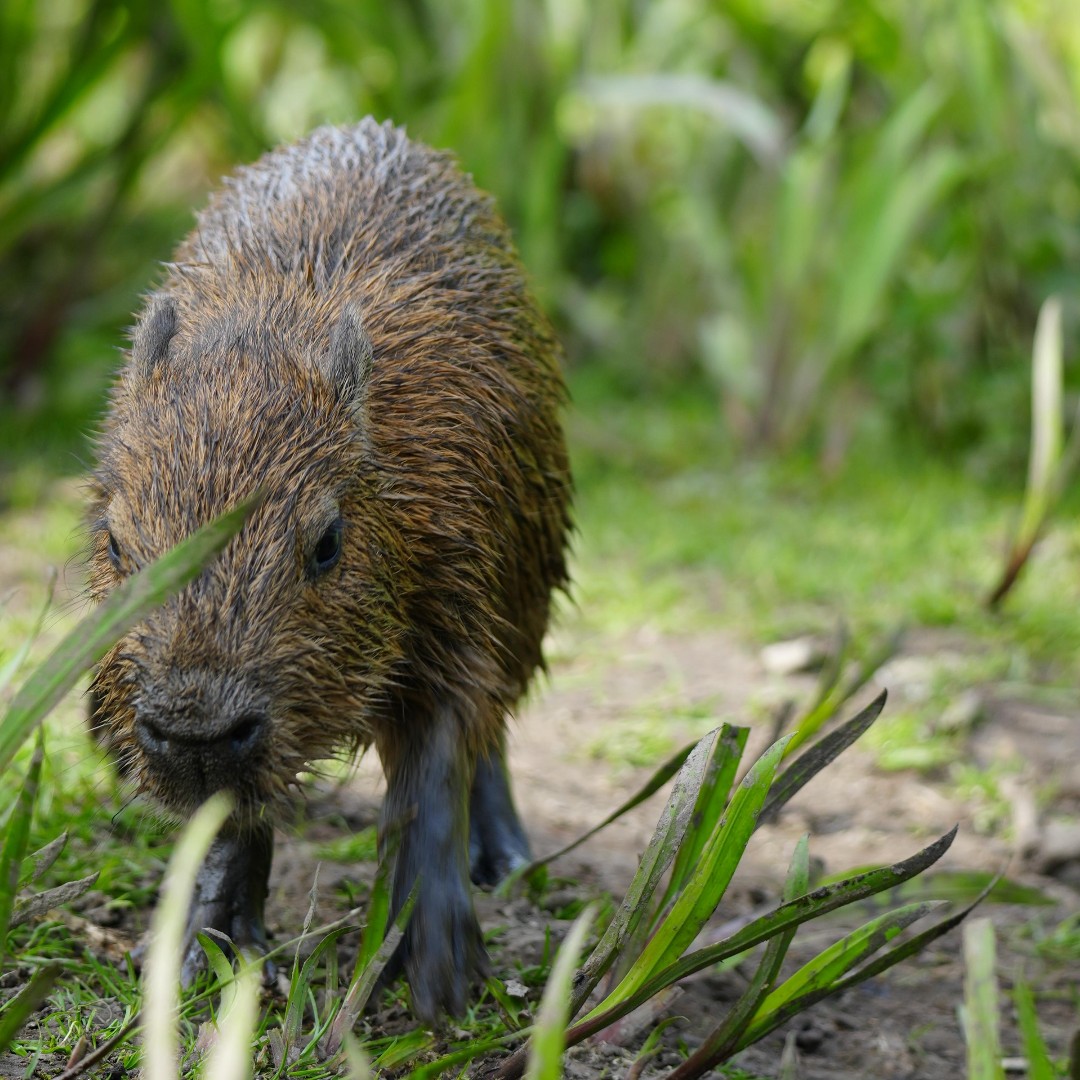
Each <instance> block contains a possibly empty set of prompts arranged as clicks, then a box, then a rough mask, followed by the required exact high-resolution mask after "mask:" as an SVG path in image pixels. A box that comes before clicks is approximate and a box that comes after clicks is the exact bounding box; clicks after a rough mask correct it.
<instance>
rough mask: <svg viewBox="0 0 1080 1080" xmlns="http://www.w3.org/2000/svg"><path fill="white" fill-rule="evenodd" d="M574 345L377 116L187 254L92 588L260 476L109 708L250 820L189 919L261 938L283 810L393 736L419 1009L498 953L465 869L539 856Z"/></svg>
mask: <svg viewBox="0 0 1080 1080" xmlns="http://www.w3.org/2000/svg"><path fill="white" fill-rule="evenodd" d="M563 397H564V388H563V383H562V379H561V375H560V370H559V350H558V347H557V344H556V342H555V340H554V338H553V336H552V333H551V330H550V328H549V326H548V324H547V322H546V321H545V319H544V318H543V317H542V315H541V314H540V313H539V311H538V310H537V308H536V306H535V304H534V302H533V300H532V299H531V298H530V296H529V292H528V290H527V287H526V283H525V280H524V277H523V273H522V269H521V267H520V265H519V263H518V260H517V257H516V255H515V254H514V250H513V247H512V245H511V242H510V239H509V236H508V234H507V230H506V228H505V226H504V225H503V223H502V222H501V220H500V219H499V217H498V215H497V214H496V211H495V210H494V208H493V206H492V202H491V200H490V199H489V198H488V197H487V196H485V195H483V194H481V193H480V192H478V191H477V190H476V188H475V187H474V186H473V184H472V182H471V180H470V178H469V177H467V176H465V175H464V174H463V173H462V172H461V171H460V170H459V169H458V168H457V166H456V165H455V163H454V161H453V160H452V159H451V158H450V157H449V156H448V155H446V154H443V153H438V152H436V151H433V150H431V149H428V148H427V147H425V146H421V145H418V144H417V143H414V142H410V141H409V140H408V139H407V138H406V136H405V133H404V132H403V131H402V130H401V129H400V128H395V127H393V126H391V125H389V124H383V125H381V126H380V125H378V124H376V123H375V122H374V121H372V120H365V121H363V122H362V123H360V124H358V125H356V126H355V127H349V128H331V127H327V128H321V129H320V130H318V131H316V132H315V133H314V134H312V135H311V136H309V137H308V138H307V139H305V140H303V141H302V142H300V143H297V144H296V145H294V146H290V147H285V148H283V149H279V150H275V151H273V152H272V153H269V154H267V155H266V156H265V157H263V158H262V159H261V160H260V161H259V162H258V163H256V164H255V165H252V166H250V167H247V168H243V169H240V170H239V171H238V172H237V173H236V174H235V176H233V177H231V178H230V179H227V180H226V181H225V183H224V186H223V187H222V189H221V190H220V191H219V192H218V193H217V194H215V195H214V196H213V197H212V199H211V200H210V205H209V206H208V207H207V209H206V210H204V211H203V212H202V213H201V214H200V215H199V218H198V224H197V226H196V228H195V230H194V231H193V232H192V233H191V235H190V236H189V237H188V238H187V239H186V240H185V241H184V242H183V243H182V244H181V245H180V247H179V250H178V251H177V252H176V255H175V258H174V261H173V262H171V263H168V264H166V267H165V276H164V281H163V283H162V285H161V287H160V288H159V289H158V290H157V291H156V292H155V293H153V295H152V296H150V298H149V301H148V303H147V305H146V309H145V311H144V312H143V313H142V315H141V316H140V318H139V320H138V324H137V326H136V328H135V330H134V332H133V335H132V345H131V351H130V355H129V356H128V357H127V360H126V363H125V364H124V366H123V369H122V371H121V373H120V376H119V379H118V382H117V385H116V387H115V389H114V391H113V395H112V399H111V404H110V408H109V412H108V415H107V417H106V420H105V423H104V429H103V432H102V434H101V438H100V447H99V464H98V467H97V470H96V472H95V476H94V480H93V494H92V506H91V509H90V515H89V522H90V528H91V532H92V541H91V543H92V548H91V552H92V553H91V557H90V578H91V591H92V593H93V595H94V596H95V598H101V597H104V596H106V595H107V594H108V593H109V591H110V590H111V589H112V588H114V587H115V586H116V585H118V584H119V583H120V582H121V581H123V580H124V578H126V577H127V576H128V575H130V574H133V573H134V572H136V571H137V570H139V569H140V568H141V567H144V566H145V565H146V564H147V563H149V562H150V561H151V560H153V559H154V558H156V557H157V556H159V555H161V554H163V553H164V552H165V551H167V550H168V549H169V548H170V547H172V546H173V545H174V544H176V543H177V542H178V541H180V540H182V539H183V538H184V537H185V536H187V535H188V534H189V533H191V532H192V531H193V530H194V529H196V528H198V527H199V526H200V525H202V524H204V523H206V522H208V521H210V520H212V519H213V518H214V517H216V516H217V515H218V514H220V513H222V512H223V511H225V510H227V509H229V508H230V507H232V506H234V505H236V504H237V503H238V502H239V501H240V500H242V499H244V498H246V497H247V496H250V495H252V494H253V493H255V492H256V491H258V492H260V493H261V494H262V501H261V503H260V504H259V505H258V508H257V509H256V510H255V511H254V512H253V514H252V515H251V517H250V518H249V519H248V521H247V523H246V524H245V526H244V528H243V529H242V531H241V532H240V533H239V534H238V535H237V536H236V537H235V538H234V539H233V540H232V542H231V543H230V544H229V545H228V547H227V548H226V550H225V552H224V554H223V555H222V556H221V558H220V559H219V560H218V561H216V562H215V563H213V564H212V565H211V566H210V567H209V568H208V569H207V570H205V571H204V572H203V573H202V575H201V576H200V577H198V578H197V579H196V580H195V581H194V582H193V583H192V584H190V585H188V586H187V587H186V588H185V589H184V590H183V591H182V592H181V593H180V594H179V595H177V596H176V597H175V598H174V599H172V600H171V601H169V602H168V603H167V604H166V605H165V606H164V607H162V608H161V609H160V610H158V611H157V612H155V613H154V614H153V615H152V616H150V617H148V618H147V619H146V620H145V621H144V622H143V623H141V624H140V625H139V626H138V627H137V628H136V629H135V630H133V631H132V632H131V633H129V634H128V635H127V636H126V637H125V638H124V639H123V640H122V641H121V642H120V643H119V644H118V645H117V646H116V647H115V648H114V649H112V651H111V652H109V654H108V655H107V656H106V657H105V659H104V660H103V661H102V662H101V665H100V667H99V668H98V671H97V674H96V677H95V679H94V681H93V685H92V687H91V700H90V712H91V726H92V728H93V729H94V731H95V733H96V734H97V736H98V738H99V739H100V740H101V741H102V742H103V743H104V744H105V746H106V747H107V748H108V749H109V750H110V751H111V752H112V754H113V756H114V757H115V759H116V761H117V762H118V765H119V767H120V768H121V771H122V772H123V773H124V774H125V775H126V776H128V777H129V778H130V779H131V780H132V781H133V782H134V784H135V785H136V786H137V787H138V789H139V790H141V791H142V792H145V793H146V794H147V795H149V796H150V797H152V798H153V799H155V800H157V801H158V802H159V803H160V804H162V805H164V806H165V807H166V808H168V809H169V810H171V811H173V812H175V813H177V814H180V815H183V814H187V813H190V812H191V811H192V810H193V809H194V808H195V807H197V806H198V805H199V804H200V803H201V802H202V801H203V800H204V799H206V798H207V796H209V795H210V794H211V793H212V792H214V791H217V790H219V789H225V790H228V791H229V792H231V793H232V795H233V796H234V799H235V803H236V810H235V812H234V814H233V816H232V818H231V820H230V823H229V825H228V826H227V827H226V830H225V832H224V833H223V834H222V835H221V836H220V837H219V838H218V840H217V841H216V842H215V844H214V846H213V848H212V849H211V852H210V854H209V856H208V858H207V861H206V863H205V865H204V867H203V869H202V871H201V873H200V875H199V880H198V886H197V892H196V897H195V904H194V908H193V911H192V914H191V918H190V923H189V934H188V946H187V952H186V956H185V962H184V974H185V977H186V978H188V979H190V978H191V977H193V976H194V974H195V973H196V972H197V971H198V969H199V967H200V966H201V964H202V962H203V955H202V951H201V948H200V946H199V945H198V943H197V941H196V940H195V933H196V932H197V931H198V930H200V929H202V928H203V927H212V928H214V929H216V930H219V931H222V932H224V933H226V934H228V935H229V937H231V938H232V940H233V941H234V942H235V943H236V944H237V945H240V946H242V945H256V946H258V945H261V944H264V941H265V939H264V933H263V903H264V899H265V896H266V892H267V881H268V877H269V873H270V861H271V856H272V850H273V833H272V829H273V822H274V819H275V812H276V811H278V810H280V809H282V808H283V807H284V806H287V805H288V804H289V802H290V801H292V800H294V799H295V798H296V797H297V774H298V772H300V771H301V770H304V769H306V768H308V767H309V764H310V763H312V762H315V761H318V760H319V759H320V758H326V757H328V756H331V755H334V754H336V753H339V752H341V751H342V750H343V749H344V750H347V751H353V750H355V749H357V748H360V747H366V746H368V745H370V744H374V746H375V748H376V750H377V751H378V754H379V757H380V759H381V761H382V765H383V768H384V770H385V773H386V779H387V794H386V799H385V802H384V806H383V810H382V818H381V827H380V836H381V838H382V840H383V842H384V843H386V841H387V838H389V837H394V838H395V842H396V843H397V845H398V846H397V850H396V856H395V859H396V863H395V868H394V875H393V885H392V887H393V904H394V907H395V910H396V909H397V908H400V906H401V905H402V904H403V902H404V900H405V899H406V898H407V896H408V895H409V893H410V890H412V889H413V888H414V887H415V889H416V902H415V907H414V909H413V912H412V917H411V919H410V921H409V923H408V927H407V930H406V933H405V937H404V940H403V942H402V945H401V950H400V954H399V958H398V959H399V961H400V962H401V963H402V964H403V965H404V969H405V972H406V974H407V976H408V979H409V982H410V985H411V989H412V995H413V1007H414V1009H415V1011H416V1013H417V1014H418V1015H419V1016H420V1017H422V1018H424V1019H426V1020H431V1019H433V1018H434V1017H435V1016H437V1014H438V1013H439V1011H440V1009H447V1010H449V1011H450V1012H452V1013H460V1012H461V1011H462V1010H463V1009H464V1006H465V1001H466V992H467V987H468V982H469V979H470V976H471V975H472V974H473V973H474V972H477V971H479V972H482V971H483V970H485V968H486V964H487V957H486V954H485V951H484V947H483V943H482V939H481V935H480V929H479V925H478V923H477V920H476V915H475V913H474V910H473V904H472V898H471V895H470V885H469V880H470V877H471V878H472V880H473V881H474V882H477V883H479V884H490V883H494V882H495V881H497V880H498V879H499V878H500V877H502V876H503V875H505V874H506V873H507V871H509V870H511V869H513V868H514V867H515V866H517V865H520V864H521V863H522V862H523V861H524V860H526V859H527V857H528V845H527V842H526V839H525V835H524V832H523V830H522V828H521V825H520V823H519V821H518V818H517V815H516V813H515V811H514V807H513V803H512V800H511V796H510V789H509V786H508V779H507V775H506V769H505V765H504V760H503V739H504V730H505V725H506V717H507V714H508V712H509V711H510V710H511V709H513V707H514V706H515V704H516V703H517V702H518V700H519V699H520V697H521V696H522V694H523V692H524V691H525V688H526V686H527V684H528V682H529V680H530V678H531V676H532V675H533V673H534V672H535V671H536V669H537V668H538V667H540V666H541V664H542V663H543V661H542V657H541V640H542V638H543V636H544V632H545V629H546V627H547V623H548V615H549V610H550V603H551V594H552V591H553V589H555V588H558V587H561V586H563V585H564V584H565V582H566V562H565V550H566V542H567V533H568V529H569V496H570V478H569V472H568V467H567V459H566V452H565V448H564V442H563V436H562V431H561V428H560V424H559V419H558V411H559V408H560V405H561V403H562V400H563Z"/></svg>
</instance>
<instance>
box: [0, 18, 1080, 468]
mask: <svg viewBox="0 0 1080 1080" xmlns="http://www.w3.org/2000/svg"><path fill="white" fill-rule="evenodd" d="M796 11H798V12H799V14H796ZM1078 59H1080V13H1078V12H1077V11H1074V10H1073V9H1072V8H1071V7H1068V6H1061V5H1051V4H1050V3H1048V2H1047V3H1039V4H1021V3H1020V2H1019V0H961V2H959V3H956V4H948V5H933V4H909V5H896V4H888V3H885V2H884V0H868V2H867V3H863V4H859V5H854V6H843V5H842V6H841V7H840V8H836V7H830V6H828V5H818V6H813V5H811V6H810V7H803V8H797V7H794V6H792V5H791V4H789V3H787V2H786V0H767V2H766V3H762V4H756V5H749V4H743V3H738V4H729V5H722V6H719V7H718V6H717V5H714V4H710V3H708V2H707V0H681V2H675V0H661V2H658V3H654V4H634V3H631V2H630V0H603V2H602V3H596V4H592V3H586V2H585V0H543V2H540V3H533V2H531V0H529V2H526V0H512V2H509V3H493V2H490V0H451V2H450V3H434V2H433V0H420V2H418V3H415V4H409V5H399V4H382V3H375V2H374V0H360V2H358V3H344V2H341V0H316V2H315V3H312V4H308V5H305V6H303V7H295V6H293V7H288V6H282V5H278V4H274V3H270V2H269V0H256V2H254V3H251V4H245V5H220V4H210V3H205V2H202V0H169V2H166V3H164V4H159V5H148V4H145V3H143V2H141V0H60V2H58V3H56V4H49V5H37V4H31V3H27V2H25V0H23V2H18V3H13V4H8V5H5V6H4V7H3V8H2V9H0V72H2V73H3V74H2V75H0V315H2V318H0V380H2V382H3V385H4V387H5V388H6V390H8V391H9V392H12V393H14V394H17V395H18V398H19V400H20V401H21V402H22V403H23V404H24V406H26V407H27V410H26V414H25V417H24V418H20V417H19V415H18V414H14V415H13V416H12V419H11V421H10V423H8V424H6V425H4V428H5V431H6V433H5V434H4V435H3V436H2V438H3V439H4V440H5V442H6V444H7V445H8V446H9V447H17V446H19V445H20V443H21V442H22V441H24V440H34V441H37V442H40V441H41V440H42V439H47V438H48V437H50V433H51V437H52V438H54V439H58V440H60V441H63V439H64V437H65V435H66V433H67V432H69V431H70V430H71V429H72V428H73V426H74V427H77V426H78V425H77V424H74V425H73V423H72V421H78V422H80V423H81V422H83V421H84V420H85V418H86V415H87V413H88V412H89V411H91V410H92V409H93V408H94V406H95V404H96V401H97V400H98V399H99V396H100V394H101V393H102V390H103V385H104V380H105V374H104V372H105V369H106V368H107V367H108V366H109V363H110V355H111V347H112V346H114V345H115V344H116V342H117V341H118V339H119V334H120V327H122V326H123V324H124V323H125V322H126V321H127V319H128V317H129V312H130V310H131V308H132V306H133V304H134V302H135V299H136V297H137V295H138V293H139V292H141V291H142V290H144V289H145V288H146V287H147V285H148V283H149V282H150V281H151V280H152V275H153V270H152V266H153V263H154V261H155V260H156V259H159V258H162V257H165V256H167V255H168V252H169V250H170V247H171V243H172V241H173V240H174V239H175V238H176V237H177V236H178V235H179V234H180V233H182V232H183V231H184V230H185V229H186V228H187V226H188V223H189V222H190V210H191V207H192V206H193V205H197V204H198V203H200V202H201V201H202V199H203V197H204V193H205V191H206V189H207V188H208V187H209V186H210V185H212V184H213V183H214V182H215V181H216V179H217V177H218V176H219V175H220V173H221V172H223V171H224V170H225V169H227V168H228V167H229V166H230V165H231V164H232V163H234V162H236V161H240V160H245V159H250V158H251V157H253V156H255V155H257V154H258V153H259V152H260V151H261V150H262V149H264V148H266V147H267V146H269V145H271V144H273V143H275V142H278V141H281V140H285V139H292V138H295V137H297V136H299V135H301V134H302V133H303V132H304V131H306V130H308V129H309V128H311V127H312V126H314V125H315V124H318V123H321V122H327V121H330V122H346V121H348V120H351V119H355V118H357V117H359V116H361V115H363V114H366V113H374V114H375V115H377V116H379V117H393V118H394V119H396V120H398V121H401V122H404V123H406V124H407V125H408V126H409V128H410V130H411V131H412V133H413V134H414V135H416V136H418V137H420V138H424V139H427V140H429V141H431V142H433V143H435V144H437V145H442V146H449V147H451V148H453V149H454V150H455V151H456V152H457V153H458V154H459V155H460V157H461V159H462V161H463V163H464V164H465V166H466V168H468V169H469V170H470V171H472V172H473V173H474V174H475V176H476V178H477V180H478V181H479V182H480V183H481V185H483V186H485V187H487V188H489V189H491V190H492V191H493V192H494V193H495V195H496V197H497V199H498V201H499V204H500V206H501V207H502V208H503V210H504V212H505V213H506V215H507V216H508V218H509V219H510V221H511V224H512V226H513V228H514V230H515V232H516V235H517V237H518V239H519V242H520V245H521V248H522V252H523V254H524V257H525V261H526V263H527V264H528V265H529V267H530V268H531V270H532V273H533V275H534V278H535V281H536V284H537V287H538V290H539V291H540V293H541V294H542V296H543V297H544V299H545V302H546V303H547V304H548V306H549V307H551V308H552V309H553V311H554V312H555V313H556V314H557V316H558V318H559V320H560V322H561V324H562V329H563V332H564V336H565V337H566V339H567V341H568V344H569V346H570V352H571V356H572V358H573V361H574V362H575V363H578V364H582V363H588V364H592V365H596V366H598V367H600V368H602V369H604V370H605V371H606V373H607V376H608V379H609V382H610V385H611V387H612V392H618V393H630V394H641V393H661V392H663V391H664V389H665V387H667V386H669V385H671V384H672V383H674V382H679V383H683V382H685V381H687V380H691V381H696V382H697V384H698V385H699V386H700V387H701V389H702V392H703V393H705V394H710V395H712V396H714V397H715V400H716V402H717V415H718V417H719V416H721V415H723V416H724V417H725V418H726V420H727V422H728V424H729V427H730V428H731V430H732V432H733V434H734V435H735V436H736V437H737V438H740V439H742V440H745V441H747V442H753V443H758V444H761V445H765V446H769V447H777V446H779V447H784V446H792V445H803V444H805V443H807V441H808V440H809V441H814V440H818V441H819V442H820V443H821V444H822V445H824V446H825V448H826V450H829V451H830V452H835V453H841V452H843V446H844V445H846V442H847V441H848V440H849V439H850V438H852V437H853V436H854V435H855V434H857V433H858V431H859V429H860V427H861V426H866V425H873V424H880V423H881V421H882V420H886V421H888V422H890V423H892V424H894V425H896V426H898V427H899V426H903V427H904V428H905V429H906V430H911V429H912V428H916V429H918V430H921V431H922V432H923V433H924V434H925V435H926V436H928V437H929V438H930V439H932V440H934V441H935V442H938V443H942V444H945V445H948V446H951V447H955V446H957V445H983V446H985V445H989V446H990V447H991V448H992V449H993V450H994V451H995V452H996V453H997V454H998V455H999V456H1007V457H1009V458H1010V460H1019V459H1020V457H1021V456H1022V452H1023V448H1022V441H1021V440H1019V439H1018V438H1017V436H1016V432H1015V427H1016V425H1015V421H1016V417H1017V415H1018V412H1019V409H1020V408H1021V407H1022V402H1023V401H1024V394H1025V386H1024V379H1023V375H1022V371H1021V370H1020V369H1019V367H1018V366H1017V363H1016V361H1017V360H1018V359H1019V357H1020V356H1022V355H1023V354H1024V353H1025V351H1026V340H1025V339H1026V337H1027V333H1028V327H1029V326H1030V324H1031V321H1032V318H1033V315H1034V311H1035V310H1036V308H1037V305H1038V302H1039V299H1040V298H1041V297H1042V296H1044V295H1046V294H1048V293H1049V292H1051V291H1053V290H1057V291H1060V292H1061V293H1062V294H1063V295H1068V294H1069V292H1071V291H1075V285H1076V275H1077V273H1078V271H1077V269H1076V267H1077V266H1078V265H1080V260H1078V259H1077V258H1076V255H1077V253H1078V252H1080V228H1078V226H1077V224H1076V215H1075V214H1074V213H1072V211H1071V209H1070V207H1071V206H1072V204H1073V203H1074V202H1075V190H1076V171H1075V162H1076V152H1077V150H1078V149H1080V107H1078V102H1080V88H1078V86H1077V83H1076V80H1075V79H1074V78H1073V76H1072V72H1073V71H1074V70H1076V67H1077V61H1078ZM1073 381H1074V380H1073ZM35 403H36V404H35Z"/></svg>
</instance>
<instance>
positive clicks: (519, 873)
mask: <svg viewBox="0 0 1080 1080" xmlns="http://www.w3.org/2000/svg"><path fill="white" fill-rule="evenodd" d="M711 734H712V733H710V734H709V735H706V736H705V738H706V739H707V738H710V737H711ZM699 745H700V743H690V744H689V745H687V746H684V747H682V748H681V749H679V750H677V751H676V752H675V753H674V754H672V755H671V757H669V758H668V759H667V761H665V762H664V763H663V764H662V765H661V766H660V767H659V768H658V769H657V770H656V771H655V772H654V773H653V774H652V775H651V776H650V777H649V779H648V780H646V781H645V783H644V784H642V786H641V787H640V788H638V790H637V791H635V792H634V794H633V795H631V796H630V798H629V799H627V800H626V801H625V802H623V803H620V804H619V806H618V807H616V808H615V809H614V810H612V812H611V813H610V814H608V815H607V817H605V818H604V820H603V821H601V822H600V823H599V824H598V825H594V826H593V827H592V828H591V829H588V830H587V831H586V832H583V833H582V834H581V835H580V836H577V837H575V838H574V839H573V840H571V841H570V843H568V844H566V845H565V846H563V847H561V848H559V849H558V851H553V852H551V854H550V855H545V856H543V858H540V859H534V860H533V861H532V862H531V863H529V864H528V865H527V866H523V867H520V868H519V869H517V870H515V871H514V872H513V873H512V874H511V875H510V876H509V877H508V878H507V880H506V881H504V882H503V883H502V884H500V886H499V890H498V891H499V893H500V894H502V895H507V894H508V893H509V890H510V887H511V886H512V885H513V883H514V882H516V881H519V880H521V879H522V878H527V877H529V876H530V875H531V874H532V873H533V872H534V871H536V870H539V869H540V867H542V866H546V865H547V864H548V863H549V862H552V861H553V860H555V859H558V858H561V857H562V856H563V855H566V854H568V853H569V852H571V851H573V850H574V849H575V848H576V847H579V846H580V845H581V844H584V843H585V841H586V840H590V839H592V837H594V836H595V835H596V834H597V833H598V832H600V831H601V830H602V829H606V828H607V826H608V825H610V824H611V823H612V822H613V821H618V820H619V818H621V817H622V816H623V814H625V813H628V812H629V811H630V810H633V809H634V807H635V806H639V805H640V804H641V803H643V802H644V801H645V800H646V799H648V798H650V797H651V796H653V795H655V794H656V792H657V791H659V790H660V788H662V787H663V786H664V785H665V784H666V783H667V782H668V781H669V780H670V779H671V778H672V777H673V776H674V775H675V774H676V773H677V772H678V771H679V769H681V768H682V767H683V764H684V763H685V762H686V760H687V758H688V757H689V756H690V755H691V753H693V751H694V749H695V747H697V746H699Z"/></svg>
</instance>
